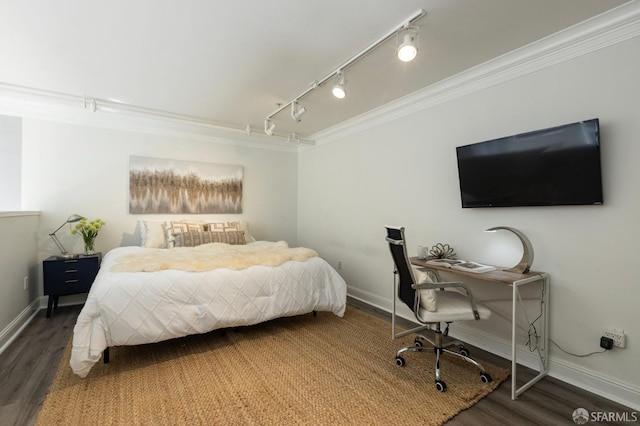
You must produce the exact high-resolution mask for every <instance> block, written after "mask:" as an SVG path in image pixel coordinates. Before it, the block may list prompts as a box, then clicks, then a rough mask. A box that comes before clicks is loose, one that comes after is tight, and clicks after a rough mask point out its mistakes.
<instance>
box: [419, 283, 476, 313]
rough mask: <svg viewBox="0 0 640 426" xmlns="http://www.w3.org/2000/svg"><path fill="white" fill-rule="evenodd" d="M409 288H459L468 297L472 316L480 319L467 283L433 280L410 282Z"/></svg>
mask: <svg viewBox="0 0 640 426" xmlns="http://www.w3.org/2000/svg"><path fill="white" fill-rule="evenodd" d="M411 288H413V289H414V290H424V289H431V290H434V289H438V288H442V289H444V288H461V289H463V290H464V291H465V293H466V296H467V299H469V305H470V306H471V310H472V311H473V317H474V318H475V319H476V320H479V319H480V314H479V313H478V308H477V307H476V301H475V299H474V298H473V293H472V292H471V289H470V288H469V286H468V285H466V284H465V283H461V282H455V281H451V282H435V283H419V284H412V285H411Z"/></svg>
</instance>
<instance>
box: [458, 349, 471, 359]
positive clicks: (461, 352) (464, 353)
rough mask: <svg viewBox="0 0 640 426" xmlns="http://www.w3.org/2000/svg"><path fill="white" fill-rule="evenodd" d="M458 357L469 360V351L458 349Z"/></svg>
mask: <svg viewBox="0 0 640 426" xmlns="http://www.w3.org/2000/svg"><path fill="white" fill-rule="evenodd" d="M459 353H460V355H462V356H463V357H465V358H469V355H470V353H469V350H468V349H467V348H460V352H459Z"/></svg>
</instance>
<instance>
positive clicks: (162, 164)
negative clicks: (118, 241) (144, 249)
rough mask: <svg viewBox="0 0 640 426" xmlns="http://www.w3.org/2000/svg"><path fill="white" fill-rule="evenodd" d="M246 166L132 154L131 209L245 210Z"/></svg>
mask: <svg viewBox="0 0 640 426" xmlns="http://www.w3.org/2000/svg"><path fill="white" fill-rule="evenodd" d="M242 178H243V167H242V166H237V165H230V164H214V163H201V162H195V161H179V160H166V159H158V158H149V157H137V156H131V157H130V159H129V213H131V214H150V213H165V214H166V213H169V214H207V213H242Z"/></svg>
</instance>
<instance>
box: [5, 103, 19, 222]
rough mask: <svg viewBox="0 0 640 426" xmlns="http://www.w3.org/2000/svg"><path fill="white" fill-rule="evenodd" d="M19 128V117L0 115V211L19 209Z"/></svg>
mask: <svg viewBox="0 0 640 426" xmlns="http://www.w3.org/2000/svg"><path fill="white" fill-rule="evenodd" d="M21 130H22V121H21V120H20V118H19V117H8V116H6V115H0V194H2V196H1V197H0V211H2V210H4V211H13V210H20V164H21Z"/></svg>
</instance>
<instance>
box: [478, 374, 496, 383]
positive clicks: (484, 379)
mask: <svg viewBox="0 0 640 426" xmlns="http://www.w3.org/2000/svg"><path fill="white" fill-rule="evenodd" d="M480 380H481V381H482V383H489V382H490V381H492V380H493V379H492V378H491V376H490V375H489V373H480Z"/></svg>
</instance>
